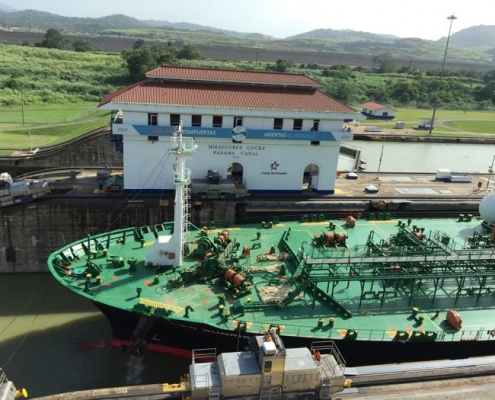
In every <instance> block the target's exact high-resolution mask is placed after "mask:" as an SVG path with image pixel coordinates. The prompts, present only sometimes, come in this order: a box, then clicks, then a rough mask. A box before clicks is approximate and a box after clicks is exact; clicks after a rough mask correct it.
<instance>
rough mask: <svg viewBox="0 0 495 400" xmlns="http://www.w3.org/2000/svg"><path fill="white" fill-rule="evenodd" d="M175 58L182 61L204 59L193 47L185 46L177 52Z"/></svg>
mask: <svg viewBox="0 0 495 400" xmlns="http://www.w3.org/2000/svg"><path fill="white" fill-rule="evenodd" d="M177 58H181V59H184V60H202V59H203V58H204V57H203V55H202V54H201V53H200V52H199V50H198V49H197V48H196V47H195V46H193V45H192V44H186V45H185V46H184V47H183V48H182V49H181V50H179V51H178V52H177Z"/></svg>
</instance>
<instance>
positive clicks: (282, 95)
mask: <svg viewBox="0 0 495 400" xmlns="http://www.w3.org/2000/svg"><path fill="white" fill-rule="evenodd" d="M107 103H115V104H116V105H118V104H150V105H167V106H186V107H187V106H190V107H212V108H234V109H235V108H237V109H258V110H263V109H267V110H280V111H309V112H334V113H356V110H354V109H353V108H351V107H349V106H347V105H345V104H343V103H341V102H339V101H337V100H335V99H333V98H332V97H329V96H327V95H325V94H324V93H322V92H320V91H318V90H316V89H311V88H301V87H281V86H255V85H239V84H211V83H191V82H177V81H160V80H158V79H148V80H145V81H142V82H138V83H137V84H134V85H131V86H128V87H125V88H123V89H120V90H118V91H116V92H113V93H110V94H109V95H107V96H106V97H105V98H104V99H103V100H102V101H101V103H100V104H99V105H100V106H103V105H105V104H107ZM116 108H117V107H116Z"/></svg>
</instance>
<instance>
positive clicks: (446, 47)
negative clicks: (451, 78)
mask: <svg viewBox="0 0 495 400" xmlns="http://www.w3.org/2000/svg"><path fill="white" fill-rule="evenodd" d="M447 19H449V20H450V26H449V34H448V35H447V44H446V45H445V53H444V55H443V62H442V69H441V70H440V78H439V79H438V87H437V95H436V97H435V104H434V105H433V116H432V117H431V123H430V133H429V134H430V135H431V131H432V130H433V123H434V122H435V114H436V112H437V106H438V96H439V95H440V88H441V87H442V78H443V70H444V68H445V59H446V58H447V50H448V48H449V40H450V31H451V30H452V22H453V21H454V19H457V17H456V16H455V15H451V16H450V17H447Z"/></svg>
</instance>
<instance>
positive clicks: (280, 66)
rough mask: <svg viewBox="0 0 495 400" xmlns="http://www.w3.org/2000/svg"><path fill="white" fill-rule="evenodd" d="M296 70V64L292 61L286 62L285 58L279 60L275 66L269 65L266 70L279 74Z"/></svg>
mask: <svg viewBox="0 0 495 400" xmlns="http://www.w3.org/2000/svg"><path fill="white" fill-rule="evenodd" d="M291 68H294V63H293V62H292V61H290V60H286V59H285V58H279V59H278V60H277V61H276V63H275V65H267V66H266V69H267V70H268V71H277V72H287V71H288V70H289V69H291Z"/></svg>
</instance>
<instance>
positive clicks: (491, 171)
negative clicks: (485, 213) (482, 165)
mask: <svg viewBox="0 0 495 400" xmlns="http://www.w3.org/2000/svg"><path fill="white" fill-rule="evenodd" d="M494 163H495V156H493V158H492V165H490V166H489V167H488V181H486V189H488V186H490V178H491V177H492V174H493V164H494Z"/></svg>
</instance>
